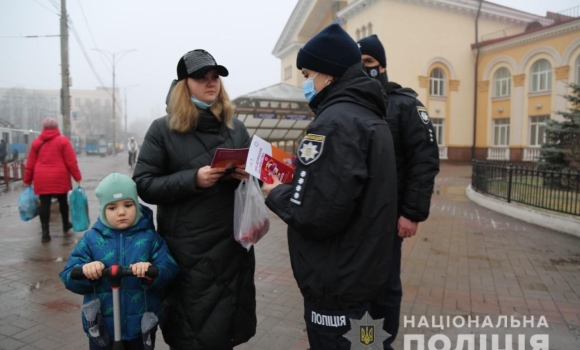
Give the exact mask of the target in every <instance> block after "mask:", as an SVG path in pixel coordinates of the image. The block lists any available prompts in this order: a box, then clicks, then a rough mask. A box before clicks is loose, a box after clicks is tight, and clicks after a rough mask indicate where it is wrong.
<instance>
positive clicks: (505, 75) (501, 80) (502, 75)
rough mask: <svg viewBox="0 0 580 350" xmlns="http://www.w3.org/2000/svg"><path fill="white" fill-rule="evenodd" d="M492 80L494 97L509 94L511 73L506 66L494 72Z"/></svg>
mask: <svg viewBox="0 0 580 350" xmlns="http://www.w3.org/2000/svg"><path fill="white" fill-rule="evenodd" d="M493 81H494V91H493V96H494V97H503V96H509V95H510V88H511V75H510V71H509V70H508V69H507V68H505V67H504V68H500V69H498V70H497V72H495V75H494V77H493Z"/></svg>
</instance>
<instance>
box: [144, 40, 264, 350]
mask: <svg viewBox="0 0 580 350" xmlns="http://www.w3.org/2000/svg"><path fill="white" fill-rule="evenodd" d="M227 75H228V71H227V69H226V68H225V67H223V66H220V65H218V64H217V63H216V61H215V59H214V58H213V57H212V56H211V55H210V54H209V53H208V52H207V51H204V50H193V51H190V52H188V53H186V54H185V55H184V56H183V57H182V58H181V59H180V60H179V63H178V65H177V78H178V79H177V80H178V82H177V84H176V85H175V87H174V88H173V90H172V92H171V93H170V94H171V95H170V99H169V105H168V113H169V115H167V116H165V117H162V118H159V119H157V120H155V121H154V122H153V123H152V124H151V126H150V128H149V130H148V131H147V135H146V136H145V141H144V142H143V145H142V147H141V151H140V153H139V159H138V161H137V165H136V167H135V172H134V174H133V179H134V180H135V182H136V183H137V189H138V192H139V197H141V199H143V200H144V201H145V202H147V203H150V204H156V205H157V224H158V231H159V233H160V234H161V235H162V236H163V238H165V240H166V241H167V244H168V246H169V249H170V250H171V253H172V255H173V256H174V257H175V259H176V260H177V262H178V263H179V266H180V269H181V273H180V274H179V276H178V277H177V279H176V281H175V283H173V284H172V285H171V286H169V287H168V288H167V290H166V295H165V298H164V301H163V306H162V311H161V320H160V326H161V330H162V332H163V338H164V339H165V342H166V343H167V344H169V345H170V347H171V348H172V349H177V350H189V349H220V350H221V349H233V347H234V346H236V345H238V344H241V343H244V342H246V341H248V340H249V339H250V338H251V337H252V336H254V334H255V332H256V291H255V286H254V269H255V260H254V250H253V248H252V249H250V251H246V249H245V248H243V247H242V246H241V245H240V244H239V243H237V242H236V241H235V240H234V234H233V217H234V192H235V190H236V188H237V186H238V185H239V183H240V182H239V180H241V179H242V178H247V177H248V174H247V173H246V172H245V171H244V170H243V168H241V167H240V168H236V169H235V171H234V172H233V173H226V169H223V168H211V167H210V166H209V165H210V164H211V161H212V158H213V155H214V153H215V151H216V149H217V148H245V147H248V146H249V144H250V138H249V135H248V132H247V131H246V129H245V127H244V125H243V124H242V123H241V122H240V121H239V120H237V119H234V118H233V107H232V104H231V102H230V100H229V97H228V95H227V93H226V91H225V89H224V87H223V85H222V82H221V78H220V76H224V77H225V76H227Z"/></svg>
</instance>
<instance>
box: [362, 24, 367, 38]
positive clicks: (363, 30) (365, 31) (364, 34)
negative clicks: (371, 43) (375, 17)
mask: <svg viewBox="0 0 580 350" xmlns="http://www.w3.org/2000/svg"><path fill="white" fill-rule="evenodd" d="M361 33H362V37H363V38H366V37H367V27H365V26H362V29H361Z"/></svg>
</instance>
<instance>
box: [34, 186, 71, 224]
mask: <svg viewBox="0 0 580 350" xmlns="http://www.w3.org/2000/svg"><path fill="white" fill-rule="evenodd" d="M53 197H56V199H58V204H59V207H60V216H61V217H62V223H63V225H64V224H66V223H68V199H67V194H66V193H61V194H41V195H40V196H39V198H40V208H39V210H38V216H40V223H41V224H42V227H43V228H44V227H48V223H49V222H50V204H51V202H52V198H53Z"/></svg>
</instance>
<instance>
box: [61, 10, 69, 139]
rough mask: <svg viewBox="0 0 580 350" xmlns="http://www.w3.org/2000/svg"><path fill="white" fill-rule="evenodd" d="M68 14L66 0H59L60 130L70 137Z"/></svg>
mask: <svg viewBox="0 0 580 350" xmlns="http://www.w3.org/2000/svg"><path fill="white" fill-rule="evenodd" d="M67 21H68V15H67V13H66V0H60V69H61V76H62V89H61V107H62V108H61V109H62V132H63V134H64V136H66V137H68V138H69V139H70V135H71V132H70V90H69V83H70V78H69V74H70V73H69V67H68V23H67Z"/></svg>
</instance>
